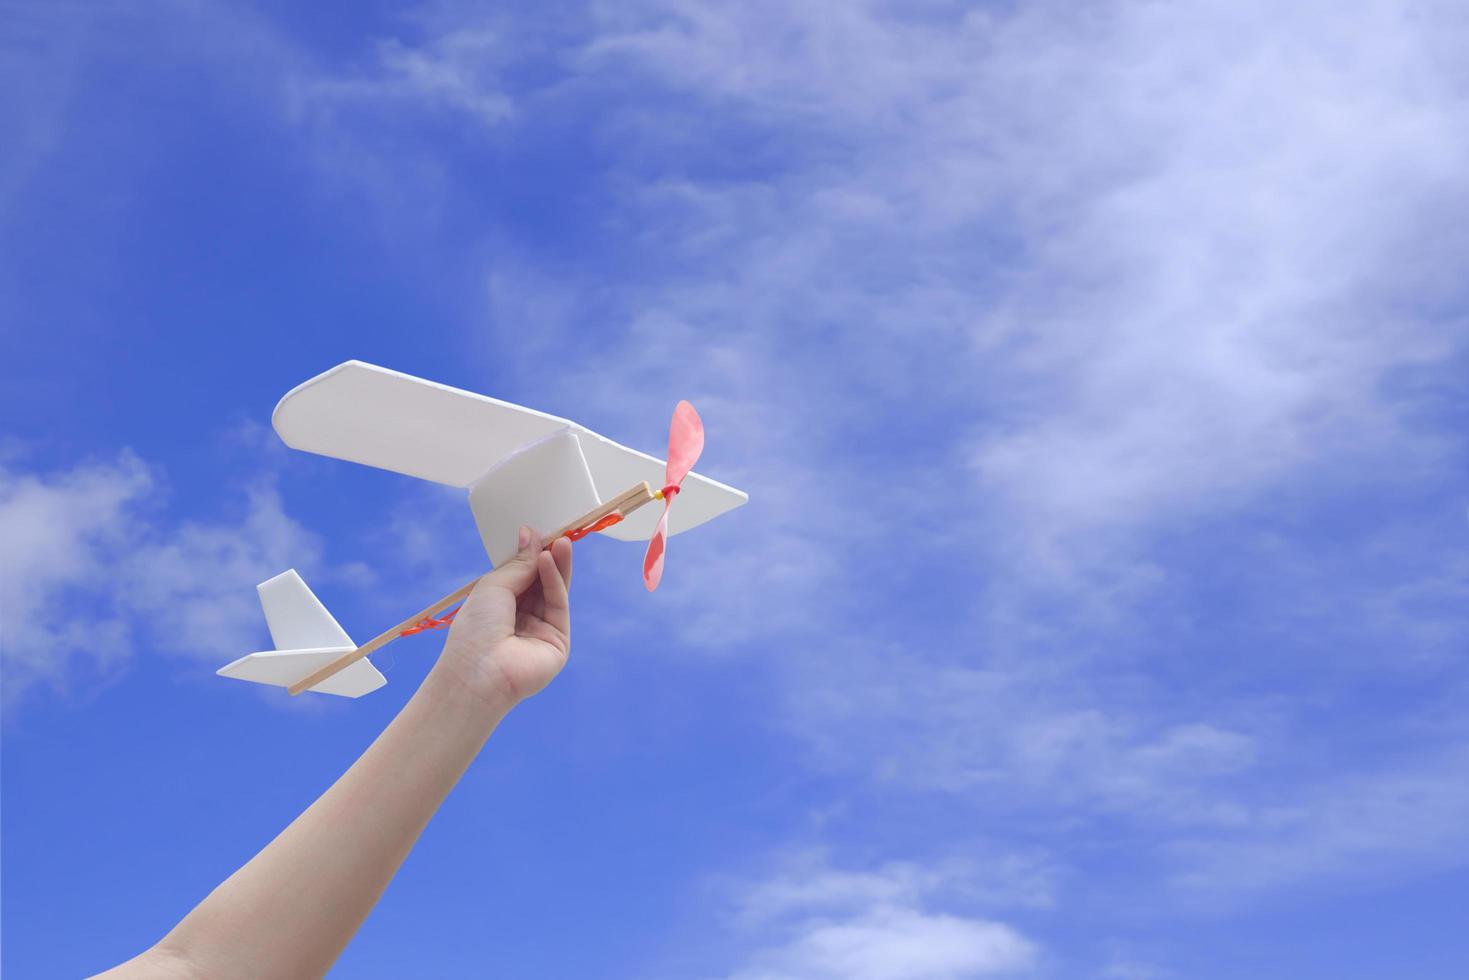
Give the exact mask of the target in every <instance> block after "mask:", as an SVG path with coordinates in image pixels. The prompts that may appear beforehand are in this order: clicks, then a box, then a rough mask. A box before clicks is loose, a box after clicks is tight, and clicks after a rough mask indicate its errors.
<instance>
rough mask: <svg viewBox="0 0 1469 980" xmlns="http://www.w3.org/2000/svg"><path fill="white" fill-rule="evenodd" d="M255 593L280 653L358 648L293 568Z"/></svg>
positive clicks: (261, 586) (265, 583)
mask: <svg viewBox="0 0 1469 980" xmlns="http://www.w3.org/2000/svg"><path fill="white" fill-rule="evenodd" d="M255 590H256V591H257V592H259V593H260V606H261V608H263V609H264V610H265V624H266V625H267V626H269V627H270V638H271V640H272V641H273V642H274V643H275V648H276V649H277V650H305V649H310V648H312V647H349V648H351V647H355V646H357V644H355V643H353V642H352V638H351V637H350V636H348V635H347V631H346V630H344V629H342V627H341V626H340V625H339V624H338V623H337V621H336V620H335V619H333V618H332V614H331V613H329V612H327V611H326V606H323V605H322V604H321V600H320V599H318V598H316V593H314V592H312V591H311V590H310V589H309V588H307V587H306V583H305V582H304V581H302V579H301V576H299V575H297V574H296V570H295V569H294V568H292V569H290V570H288V571H284V572H281V573H280V574H279V575H277V576H276V577H275V578H273V579H269V580H267V581H265V582H261V583H260V584H259V585H257V586H256V587H255Z"/></svg>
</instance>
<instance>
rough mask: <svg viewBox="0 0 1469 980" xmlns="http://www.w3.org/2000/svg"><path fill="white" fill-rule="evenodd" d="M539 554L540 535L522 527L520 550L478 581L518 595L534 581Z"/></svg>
mask: <svg viewBox="0 0 1469 980" xmlns="http://www.w3.org/2000/svg"><path fill="white" fill-rule="evenodd" d="M540 553H541V535H540V534H539V533H538V532H537V531H536V529H535V528H533V527H522V528H521V529H520V550H519V551H517V552H516V553H515V555H514V556H513V557H511V558H507V559H506V560H505V561H503V562H501V563H500V564H499V565H497V566H495V569H494V571H492V572H490V573H489V574H488V575H486V576H485V577H484V578H482V579H480V581H481V582H483V583H485V584H487V585H498V586H500V587H501V588H504V589H509V590H510V591H511V592H513V593H515V594H516V595H520V594H521V593H522V592H524V591H525V590H526V589H527V588H529V587H530V584H531V583H532V582H534V581H535V580H536V575H537V572H536V558H537V557H539V556H540Z"/></svg>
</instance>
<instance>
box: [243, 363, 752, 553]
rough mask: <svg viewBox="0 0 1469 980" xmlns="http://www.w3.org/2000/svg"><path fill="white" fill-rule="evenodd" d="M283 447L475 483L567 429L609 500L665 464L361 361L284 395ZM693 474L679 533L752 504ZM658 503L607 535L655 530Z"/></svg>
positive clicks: (552, 421)
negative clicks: (507, 459) (524, 448)
mask: <svg viewBox="0 0 1469 980" xmlns="http://www.w3.org/2000/svg"><path fill="white" fill-rule="evenodd" d="M272 422H273V424H274V425H275V431H276V432H277V433H279V434H280V437H281V439H282V440H283V441H284V442H285V444H286V445H288V446H290V447H291V448H293V449H300V450H304V451H305V452H311V453H319V454H320V455H323V456H332V457H335V458H337V459H345V460H349V461H351V462H354V463H361V464H363V465H365V466H375V467H378V468H379V469H385V470H392V471H393V472H395V473H403V474H406V475H407V476H416V477H418V478H420V479H423V480H432V481H434V482H436V483H447V484H449V485H450V486H456V487H468V486H469V485H470V484H472V483H473V482H474V481H475V480H477V479H478V478H479V477H480V476H482V475H483V474H484V473H485V472H486V471H488V470H489V469H490V468H491V467H492V466H494V465H495V464H496V463H497V462H499V461H500V460H501V459H503V458H504V457H506V456H508V455H510V454H511V453H512V452H514V451H515V450H516V449H518V448H520V447H522V446H524V445H526V444H527V443H530V442H533V441H535V440H537V439H543V438H545V437H547V436H549V435H551V434H552V433H554V432H555V431H556V430H557V429H560V428H562V427H563V426H570V427H571V429H572V430H573V431H574V432H575V433H576V434H577V437H578V438H579V439H580V440H581V444H582V451H583V452H584V453H585V455H586V460H587V466H588V468H590V470H591V472H592V479H593V481H594V482H595V484H596V487H597V493H598V495H599V496H600V497H601V498H602V499H603V500H607V499H610V498H611V497H612V496H614V495H616V494H617V493H619V492H621V491H623V490H625V489H627V488H628V487H629V486H631V485H633V484H634V483H636V482H637V481H639V480H646V481H648V483H649V485H651V486H652V487H653V488H654V489H657V488H658V487H659V486H661V485H662V482H663V461H662V460H660V459H658V458H656V457H653V456H649V455H647V454H646V453H640V452H638V451H636V450H634V449H629V448H627V447H626V446H623V445H621V444H619V443H616V442H613V441H612V440H611V439H607V438H605V437H603V436H600V435H598V434H597V433H595V432H592V431H591V430H590V429H587V428H586V427H585V426H582V425H579V424H577V423H575V422H571V421H568V420H567V419H562V418H558V417H556V416H554V415H547V414H546V413H545V412H537V411H535V410H534V409H529V408H523V407H521V406H519V405H513V404H511V403H510V402H503V401H500V400H499V399H497V398H490V397H487V396H485V395H478V394H475V393H474V392H470V391H462V390H460V389H458V388H451V387H449V386H448V385H441V384H437V383H435V382H433V381H425V380H424V379H422V378H415V377H413V376H412V375H408V374H402V373H400V372H398V371H390V370H388V369H387V368H382V367H378V366H376V365H373V364H365V363H363V362H361V361H347V362H346V363H344V364H339V365H337V366H336V367H334V368H332V369H331V370H329V371H326V372H324V373H322V374H320V375H317V376H316V377H315V378H312V379H311V380H310V381H307V382H305V383H304V384H301V385H298V386H297V387H296V388H294V389H292V390H291V391H289V392H287V393H286V396H285V397H284V398H282V399H281V401H280V404H279V405H277V406H276V408H275V413H274V415H273V416H272ZM748 499H749V498H748V496H747V495H746V494H745V493H743V492H742V491H739V490H736V489H734V488H733V487H728V486H725V485H724V484H722V483H719V482H717V481H715V480H711V479H709V478H708V477H704V476H700V475H699V474H697V473H690V474H689V475H688V477H687V478H686V479H685V480H684V483H683V491H682V493H680V494H679V498H678V502H677V504H676V505H675V506H674V508H673V511H672V513H671V515H670V519H669V525H668V530H669V533H670V534H677V533H679V532H680V531H686V530H688V529H689V528H692V527H697V526H698V525H700V524H702V523H704V522H705V521H707V520H709V519H711V518H714V517H717V516H719V515H720V514H722V513H724V512H725V511H727V510H732V509H734V508H735V507H738V506H740V505H741V504H743V503H745V501H746V500H748ZM657 510H659V508H655V507H644V508H643V509H642V510H641V511H638V512H637V513H635V514H633V515H631V516H630V517H629V518H628V519H627V520H625V521H623V522H622V523H621V524H616V525H613V526H612V527H610V528H608V529H607V530H606V531H605V532H604V533H606V534H607V535H609V536H610V537H614V538H620V539H622V540H624V541H634V540H643V539H646V538H648V537H649V536H650V535H651V534H652V533H653V525H654V524H655V523H656V522H657V519H658V516H657V513H656V511H657Z"/></svg>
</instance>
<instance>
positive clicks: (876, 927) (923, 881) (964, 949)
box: [730, 855, 1040, 980]
mask: <svg viewBox="0 0 1469 980" xmlns="http://www.w3.org/2000/svg"><path fill="white" fill-rule="evenodd" d="M966 877H967V876H966ZM954 884H955V875H954V873H953V869H952V868H947V869H945V868H924V867H919V866H916V865H912V864H889V865H886V866H883V867H880V868H876V869H872V870H866V871H848V870H841V869H837V868H832V867H829V866H824V865H823V863H822V862H821V860H820V859H819V858H817V857H814V856H809V855H808V856H807V857H806V858H805V859H802V860H800V861H797V862H795V863H794V864H793V865H792V866H791V867H788V868H786V869H785V870H783V871H781V872H779V873H777V874H775V875H774V876H772V877H771V878H769V879H767V880H764V881H760V882H756V883H753V884H752V885H750V886H748V888H747V890H746V892H745V894H744V895H743V896H742V898H741V901H740V903H739V911H740V921H741V922H742V924H743V928H744V929H745V930H746V931H747V932H748V933H752V934H755V935H763V936H764V937H765V942H766V943H767V944H766V945H763V946H757V948H755V949H754V950H753V951H752V952H751V953H750V954H749V962H748V964H747V965H745V966H743V967H740V968H738V969H737V970H736V971H735V972H734V973H732V974H731V975H730V976H731V977H732V978H739V980H756V978H760V980H775V978H787V977H789V978H794V977H802V978H819V977H842V978H852V980H938V978H956V980H957V978H963V977H990V976H1022V975H1029V974H1030V973H1031V972H1032V971H1033V968H1034V967H1035V966H1036V965H1037V962H1038V959H1039V953H1040V950H1039V947H1037V945H1036V944H1035V943H1034V942H1032V941H1031V940H1029V939H1027V938H1026V937H1025V936H1024V935H1022V934H1021V933H1020V932H1019V931H1017V930H1016V929H1014V928H1013V927H1011V926H1009V925H1007V924H1005V923H1002V922H997V921H993V920H990V919H987V918H982V917H979V916H974V915H965V914H957V913H955V912H951V911H944V910H943V909H942V908H941V907H938V908H936V907H934V906H935V905H938V902H939V901H941V896H942V895H943V893H944V892H945V891H946V890H948V889H951V888H952V887H953V886H954Z"/></svg>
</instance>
